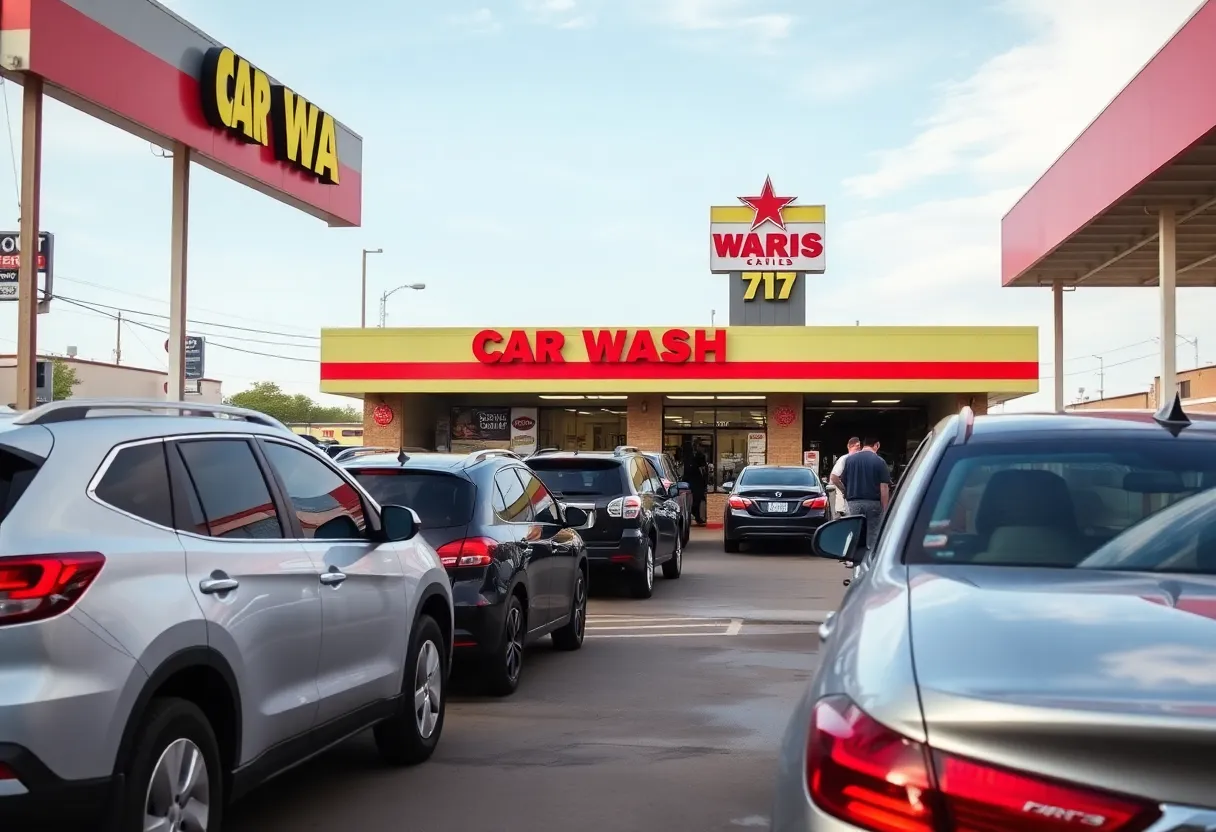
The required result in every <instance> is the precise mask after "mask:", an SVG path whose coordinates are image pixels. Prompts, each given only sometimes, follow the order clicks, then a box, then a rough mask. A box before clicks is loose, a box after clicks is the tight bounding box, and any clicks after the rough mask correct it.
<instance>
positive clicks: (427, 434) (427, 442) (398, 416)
mask: <svg viewBox="0 0 1216 832" xmlns="http://www.w3.org/2000/svg"><path fill="white" fill-rule="evenodd" d="M380 404H387V405H388V406H389V407H391V408H392V409H393V421H392V422H390V423H389V424H387V425H383V426H381V425H378V424H376V420H375V419H373V418H372V414H373V413H374V412H375V410H376V408H377V407H378V406H379V405H380ZM440 404H441V399H440V397H438V396H431V395H425V394H408V393H407V394H402V393H384V394H379V393H369V394H367V396H366V397H364V399H363V443H364V444H365V445H382V446H384V447H386V448H402V447H412V448H428V449H429V448H434V447H435V420H436V419H437V418H438V416H439V410H440Z"/></svg>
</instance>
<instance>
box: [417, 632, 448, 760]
mask: <svg viewBox="0 0 1216 832" xmlns="http://www.w3.org/2000/svg"><path fill="white" fill-rule="evenodd" d="M442 696H443V663H442V662H440V661H439V648H438V647H436V646H435V642H433V641H429V640H428V641H424V642H423V643H422V648H421V649H420V650H419V651H418V665H417V667H416V668H415V669H414V720H415V722H416V723H417V724H418V735H419V736H420V737H422V738H423V739H424V740H427V739H430V738H431V734H433V733H435V727H436V726H437V725H438V724H439V706H440V704H441V703H442V701H443V699H442Z"/></svg>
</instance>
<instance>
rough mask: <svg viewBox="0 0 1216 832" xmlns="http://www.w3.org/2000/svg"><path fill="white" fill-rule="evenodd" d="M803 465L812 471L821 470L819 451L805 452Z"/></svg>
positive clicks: (803, 453)
mask: <svg viewBox="0 0 1216 832" xmlns="http://www.w3.org/2000/svg"><path fill="white" fill-rule="evenodd" d="M802 464H803V465H805V466H806V467H807V468H810V469H811V470H812V471H818V470H819V451H803V452H802Z"/></svg>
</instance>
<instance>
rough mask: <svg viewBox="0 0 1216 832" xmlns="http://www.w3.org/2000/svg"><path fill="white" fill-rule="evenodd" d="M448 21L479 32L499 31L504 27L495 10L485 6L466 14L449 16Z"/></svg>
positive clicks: (456, 25)
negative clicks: (495, 14)
mask: <svg viewBox="0 0 1216 832" xmlns="http://www.w3.org/2000/svg"><path fill="white" fill-rule="evenodd" d="M448 22H449V23H450V24H451V25H453V26H455V27H457V28H460V29H466V30H468V31H470V32H475V33H479V34H484V33H489V32H497V31H498V30H499V29H501V28H502V24H501V23H499V21H498V18H497V17H495V16H494V12H493V11H491V10H490V9H487V8H484V7H483V8H480V9H476V10H474V11H471V12H467V13H464V14H455V15H452V16H450V17H449V18H448Z"/></svg>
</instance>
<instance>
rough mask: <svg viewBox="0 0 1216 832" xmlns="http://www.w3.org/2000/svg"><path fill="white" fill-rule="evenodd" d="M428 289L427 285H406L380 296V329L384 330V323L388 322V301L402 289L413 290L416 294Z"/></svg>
mask: <svg viewBox="0 0 1216 832" xmlns="http://www.w3.org/2000/svg"><path fill="white" fill-rule="evenodd" d="M425 288H426V284H425V283H406V284H405V285H404V286H398V287H397V288H396V289H390V290H389V291H387V292H385V293H384V294H383V295H381V296H380V327H381V328H382V329H383V328H384V323H385V321H386V320H388V299H389V298H391V297H392V296H393V295H395V294H397V293H398V292H400V291H401V290H402V289H413V290H414V291H416V292H421V291H422V290H423V289H425Z"/></svg>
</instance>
